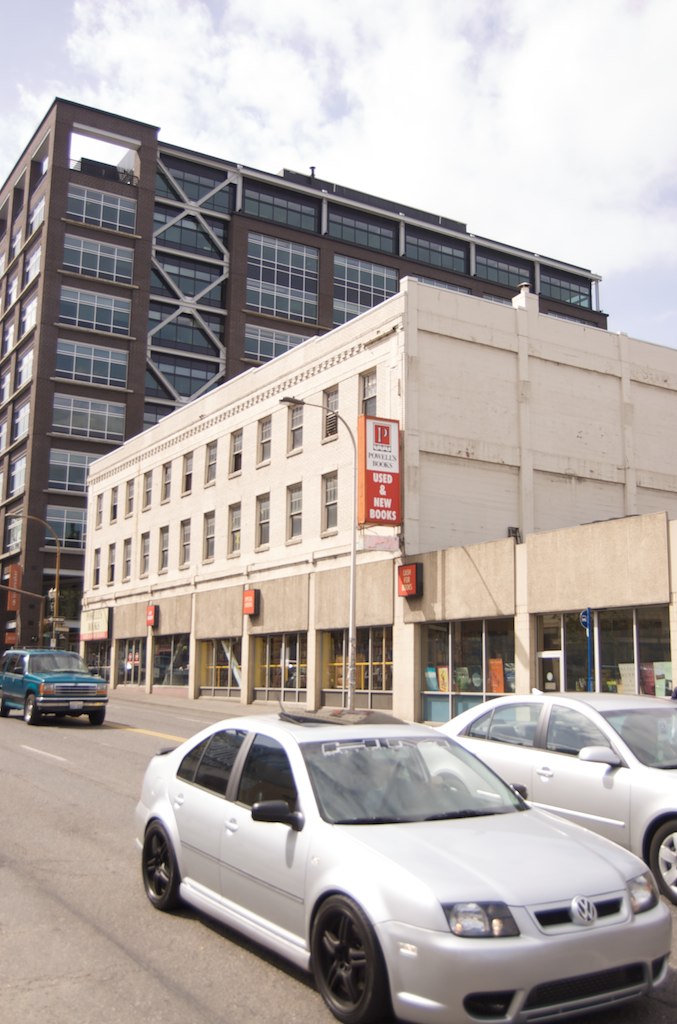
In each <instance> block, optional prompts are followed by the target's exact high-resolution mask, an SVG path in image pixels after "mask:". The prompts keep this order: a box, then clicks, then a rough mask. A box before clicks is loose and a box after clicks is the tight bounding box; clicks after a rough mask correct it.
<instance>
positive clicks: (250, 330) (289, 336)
mask: <svg viewBox="0 0 677 1024" xmlns="http://www.w3.org/2000/svg"><path fill="white" fill-rule="evenodd" d="M307 337H308V335H307V334H294V333H292V332H291V331H277V330H274V329H273V328H272V327H259V326H258V325H257V324H246V325H245V332H244V354H245V357H246V358H247V359H254V360H255V361H256V362H257V363H265V362H267V361H268V360H269V359H274V358H275V356H280V355H282V354H283V353H284V352H289V350H290V349H292V348H295V347H296V346H297V345H300V344H301V342H302V341H305V340H306V338H307Z"/></svg>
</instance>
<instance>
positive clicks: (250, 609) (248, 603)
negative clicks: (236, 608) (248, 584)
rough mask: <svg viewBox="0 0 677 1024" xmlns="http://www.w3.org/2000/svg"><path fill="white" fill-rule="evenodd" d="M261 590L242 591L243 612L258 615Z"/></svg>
mask: <svg viewBox="0 0 677 1024" xmlns="http://www.w3.org/2000/svg"><path fill="white" fill-rule="evenodd" d="M260 594H261V591H260V590H243V592H242V614H243V615H258V614H259V599H260Z"/></svg>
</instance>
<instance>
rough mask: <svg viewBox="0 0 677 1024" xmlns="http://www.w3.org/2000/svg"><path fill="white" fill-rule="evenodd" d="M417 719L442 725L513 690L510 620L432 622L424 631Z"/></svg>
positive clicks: (513, 667) (513, 658)
mask: <svg viewBox="0 0 677 1024" xmlns="http://www.w3.org/2000/svg"><path fill="white" fill-rule="evenodd" d="M423 658H424V693H423V706H422V718H423V720H424V721H426V722H446V721H447V720H448V719H449V718H451V717H453V716H454V715H457V714H459V712H461V711H464V710H465V709H466V708H468V707H472V706H473V705H474V704H477V703H478V702H479V701H482V700H485V699H486V697H487V696H491V695H492V694H499V693H512V692H514V689H515V634H514V623H513V620H512V618H501V619H469V620H465V621H462V622H449V623H443V622H433V623H429V624H428V625H427V626H426V627H425V628H424V635H423Z"/></svg>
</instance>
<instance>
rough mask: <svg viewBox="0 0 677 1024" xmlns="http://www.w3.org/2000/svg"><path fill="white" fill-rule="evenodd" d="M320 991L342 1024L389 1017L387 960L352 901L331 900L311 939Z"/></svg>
mask: <svg viewBox="0 0 677 1024" xmlns="http://www.w3.org/2000/svg"><path fill="white" fill-rule="evenodd" d="M310 945H311V957H312V966H313V975H314V977H315V984H316V985H317V989H318V991H319V993H320V995H321V996H322V998H323V999H324V1001H325V1003H326V1004H327V1006H328V1007H329V1009H330V1010H331V1012H332V1013H333V1014H334V1016H335V1017H336V1018H337V1019H338V1020H340V1021H342V1022H343V1024H375V1022H376V1021H381V1020H383V1019H384V1018H387V1017H389V1016H390V1013H391V1010H390V991H389V987H388V974H387V971H386V968H385V963H384V961H383V954H382V952H381V948H380V946H379V944H378V939H377V938H376V935H375V933H374V929H373V927H372V925H371V924H370V922H369V920H368V919H367V917H366V915H365V913H364V911H363V910H362V909H361V908H360V907H359V906H358V905H357V904H356V903H354V902H353V901H352V900H351V899H349V898H348V897H347V896H342V895H336V896H330V897H329V898H328V899H326V900H325V902H324V903H323V904H322V905H321V907H320V908H319V910H318V911H317V914H316V917H315V920H314V922H313V929H312V934H311V940H310Z"/></svg>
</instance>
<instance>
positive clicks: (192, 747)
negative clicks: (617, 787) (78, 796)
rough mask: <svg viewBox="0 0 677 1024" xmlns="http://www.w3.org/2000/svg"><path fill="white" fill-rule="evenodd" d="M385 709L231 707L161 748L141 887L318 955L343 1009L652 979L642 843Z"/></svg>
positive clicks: (643, 985) (146, 822) (150, 785)
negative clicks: (234, 714)
mask: <svg viewBox="0 0 677 1024" xmlns="http://www.w3.org/2000/svg"><path fill="white" fill-rule="evenodd" d="M386 718H387V716H383V715H370V714H368V713H366V714H364V715H362V714H351V713H347V712H346V713H343V714H341V713H339V714H338V715H337V713H336V712H334V713H333V715H331V721H326V720H325V719H324V718H323V716H322V715H321V714H320V713H318V714H316V715H313V714H308V715H298V716H295V715H286V714H284V713H282V714H280V715H279V716H273V715H261V716H253V717H245V718H237V719H230V720H227V721H223V722H219V723H216V724H213V725H210V726H209V727H208V728H206V729H204V730H202V731H201V732H199V733H198V734H197V735H196V736H194V737H193V738H192V739H189V740H187V741H186V742H184V743H182V744H181V745H180V746H178V747H176V748H175V749H173V750H172V751H169V752H163V753H161V754H158V755H157V756H155V757H154V758H153V759H152V761H151V762H150V764H149V766H148V768H147V770H146V773H145V777H144V779H143V784H142V790H141V799H140V801H139V803H138V806H137V809H136V829H137V833H136V834H137V844H138V847H139V850H140V852H141V868H142V877H143V883H144V887H145V891H146V895H147V896H148V899H149V900H150V902H151V903H152V904H153V906H155V907H156V908H158V909H159V910H171V909H172V908H174V907H176V905H177V903H179V901H180V900H185V901H186V902H187V903H189V904H190V905H191V906H193V907H194V908H197V909H198V910H200V911H203V912H204V913H206V914H208V915H211V916H213V917H215V918H217V919H218V920H219V921H221V922H223V923H224V924H226V925H228V926H230V927H232V928H234V929H235V930H236V931H238V932H240V933H242V934H243V935H245V936H247V937H248V938H249V939H252V940H254V941H256V942H258V943H261V944H262V945H263V946H266V947H268V948H269V949H271V950H273V951H274V952H275V953H277V954H279V955H280V956H282V957H285V958H287V959H288V960H290V961H291V962H292V963H294V964H296V965H297V966H298V967H300V968H302V969H305V970H312V972H313V975H314V978H315V982H316V985H317V988H318V990H319V992H320V993H321V995H322V997H323V998H324V1000H325V1002H326V1004H327V1006H328V1007H329V1009H330V1010H331V1011H332V1013H333V1014H334V1016H335V1017H336V1018H337V1019H338V1020H340V1021H343V1022H345V1024H366V1022H368V1021H371V1022H373V1021H379V1020H382V1019H390V1014H391V1013H392V1012H394V1013H395V1014H396V1015H397V1016H398V1017H401V1018H403V1019H405V1020H407V1021H411V1022H414V1024H429V1022H430V1024H432V1022H439V1021H442V1020H447V1021H454V1022H456V1024H459V1022H464V1021H467V1022H470V1021H474V1022H477V1021H478V1020H489V1019H491V1020H494V1019H496V1020H497V1019H500V1020H501V1021H506V1022H521V1021H527V1020H529V1021H532V1022H533V1021H541V1020H552V1019H553V1018H554V1017H561V1016H562V1015H564V1014H567V1013H571V1012H580V1013H585V1012H586V1011H587V1010H589V1009H592V1008H595V1009H596V1008H599V1007H603V1006H607V1005H608V1006H611V1005H613V1006H615V1005H617V1004H618V1003H619V1002H622V1001H624V1000H627V999H631V998H634V997H637V996H639V995H641V994H643V993H646V992H649V991H650V990H652V989H653V988H654V987H655V986H656V985H659V984H660V983H661V982H662V981H663V980H664V978H665V976H666V972H667V965H668V956H669V951H670V940H671V928H670V924H671V920H670V914H669V911H668V908H667V907H666V906H665V904H664V903H663V902H662V901H661V900H660V898H659V896H658V891H657V888H656V885H655V882H654V880H653V877H652V875H651V873H650V872H649V871H648V870H647V868H646V865H645V864H643V863H642V861H641V860H639V859H638V858H637V857H635V856H634V855H633V854H631V853H629V852H627V851H626V850H622V849H621V848H620V847H619V846H616V845H615V844H613V843H609V842H608V841H607V840H605V839H601V838H600V837H599V836H596V835H594V834H593V833H592V832H589V831H587V830H585V829H580V828H578V827H577V826H575V825H567V824H564V823H562V822H560V821H559V820H558V819H554V818H553V816H552V815H548V814H544V813H542V812H541V811H538V810H535V809H533V808H530V807H529V806H528V804H526V803H525V801H524V800H523V799H522V798H521V797H520V796H519V795H518V794H517V793H516V792H515V791H514V790H513V789H512V788H511V787H509V786H508V785H507V784H505V783H504V782H503V781H502V780H501V779H499V777H498V776H497V775H496V774H495V773H494V772H492V771H491V770H490V769H489V768H488V767H487V766H486V765H484V764H482V762H481V761H479V760H478V759H477V758H475V757H474V756H473V755H472V754H470V753H469V752H468V751H466V750H464V749H463V747H461V746H460V745H459V744H457V743H455V742H453V741H452V740H450V739H449V738H448V737H446V736H444V735H442V734H441V733H440V732H439V731H438V730H436V729H432V728H429V727H426V726H423V725H410V724H404V723H398V722H397V721H395V720H392V719H388V720H387V721H386V720H385V719H386ZM168 941H172V940H171V939H169V938H168Z"/></svg>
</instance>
